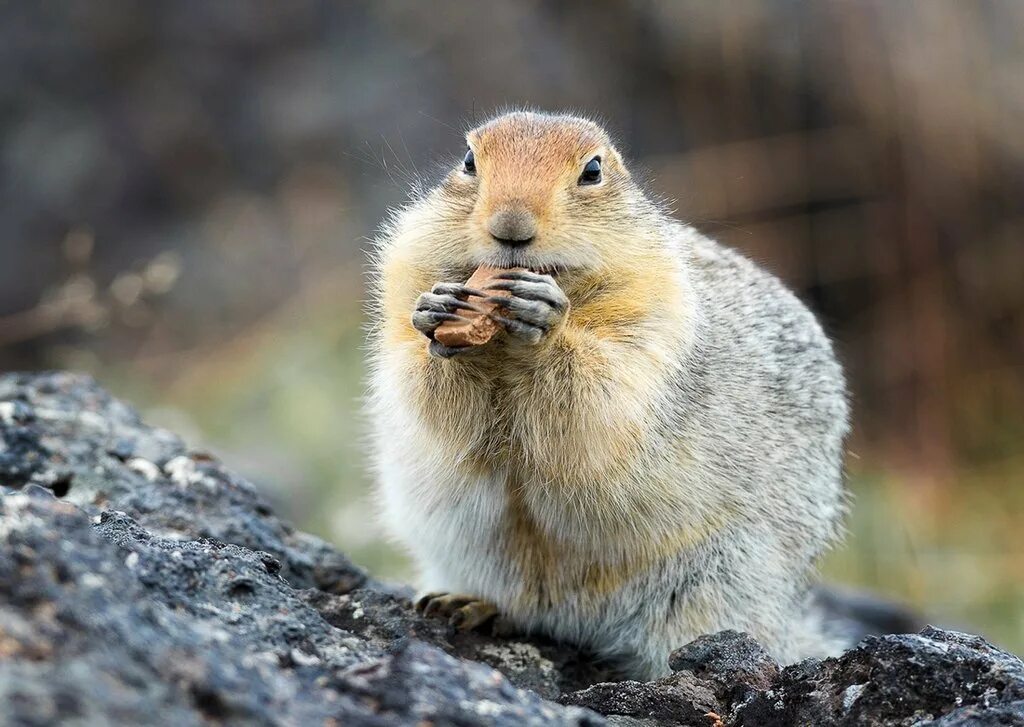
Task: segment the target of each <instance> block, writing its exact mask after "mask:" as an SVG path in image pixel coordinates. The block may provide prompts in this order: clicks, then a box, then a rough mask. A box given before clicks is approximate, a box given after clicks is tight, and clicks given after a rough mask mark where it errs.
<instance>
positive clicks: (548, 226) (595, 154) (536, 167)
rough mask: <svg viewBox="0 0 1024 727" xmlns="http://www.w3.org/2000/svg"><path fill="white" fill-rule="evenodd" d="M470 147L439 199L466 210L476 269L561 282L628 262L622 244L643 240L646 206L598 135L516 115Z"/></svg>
mask: <svg viewBox="0 0 1024 727" xmlns="http://www.w3.org/2000/svg"><path fill="white" fill-rule="evenodd" d="M466 142H467V147H468V148H467V150H466V153H465V157H464V159H463V160H462V162H461V163H460V164H459V165H458V167H457V168H456V169H454V170H452V172H451V173H450V174H449V175H448V178H447V179H446V180H445V182H444V184H443V185H442V191H443V193H444V194H445V195H446V196H447V197H449V198H450V199H455V200H458V201H459V202H460V204H458V205H457V208H458V214H459V219H458V220H457V224H458V227H459V228H460V229H461V231H462V232H464V235H461V236H460V237H462V239H463V240H465V242H466V253H467V256H468V258H469V259H470V260H471V261H472V262H473V263H474V264H479V263H487V264H490V265H494V266H498V267H529V268H531V269H534V270H540V271H545V272H563V271H569V270H587V269H594V268H599V267H603V265H604V264H605V263H606V262H608V261H609V258H610V256H613V255H614V256H616V257H617V258H620V259H621V256H622V255H623V254H626V255H628V254H629V252H630V251H629V250H623V249H622V247H623V244H624V240H629V239H630V238H635V237H636V234H635V230H636V222H637V212H638V210H639V209H640V208H642V207H646V206H647V205H646V200H645V199H644V197H643V195H642V194H641V193H640V191H639V189H638V188H637V186H636V185H635V184H634V182H633V181H632V179H631V178H630V175H629V172H628V171H627V170H626V167H625V165H624V164H623V162H622V157H621V156H620V155H619V152H618V151H617V150H616V149H615V147H614V146H613V145H612V142H611V139H609V137H608V134H607V133H606V132H605V131H604V130H603V129H602V128H601V127H600V126H598V125H597V124H595V123H594V122H592V121H588V120H587V119H583V118H578V117H575V116H554V115H547V114H541V113H533V112H523V111H519V112H514V113H509V114H505V115H503V116H498V117H497V118H495V119H493V120H491V121H489V122H487V123H485V124H484V125H482V126H479V127H477V128H476V129H473V130H472V131H470V132H469V133H468V134H467V135H466ZM630 233H633V234H630ZM627 244H628V243H627Z"/></svg>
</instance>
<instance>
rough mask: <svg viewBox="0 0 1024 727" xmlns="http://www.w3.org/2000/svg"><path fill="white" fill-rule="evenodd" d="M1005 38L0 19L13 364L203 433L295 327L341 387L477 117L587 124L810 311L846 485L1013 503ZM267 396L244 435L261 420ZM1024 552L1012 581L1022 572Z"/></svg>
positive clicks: (1014, 274) (928, 21) (933, 17)
mask: <svg viewBox="0 0 1024 727" xmlns="http://www.w3.org/2000/svg"><path fill="white" fill-rule="evenodd" d="M1022 38H1024V3H1016V2H1011V1H1006V2H996V1H993V2H958V1H957V0H935V1H933V2H926V1H923V0H920V1H917V2H899V3H896V2H888V1H887V0H860V1H857V2H829V3H798V2H789V1H787V2H772V3H754V2H736V3H709V2H702V1H699V0H698V1H687V2H670V1H665V2H640V1H639V0H637V1H634V2H623V3H606V2H593V0H574V1H573V2H558V3H556V2H537V1H531V2H479V3H477V2H456V1H455V0H446V1H444V2H431V3H418V2H412V1H411V0H377V1H375V2H350V3H318V2H312V1H311V0H292V1H291V2H288V3H272V2H229V3H219V2H214V3H207V2H200V1H199V0H185V1H176V2H172V1H170V0H164V1H162V2H150V3H122V2H73V1H71V0H66V1H65V2H52V3H4V4H2V5H0V131H2V134H0V169H2V174H0V184H2V194H0V367H4V368H10V367H39V366H53V365H76V366H85V367H87V368H91V369H93V370H96V371H98V372H101V374H100V375H101V378H103V379H104V381H105V383H107V384H108V385H113V386H115V388H122V389H128V390H135V389H138V387H140V386H143V384H140V383H139V382H145V384H144V386H145V387H148V388H147V389H146V390H147V391H148V392H149V393H148V394H147V395H148V396H149V397H151V401H152V402H153V403H154V404H159V405H166V404H168V403H174V404H176V405H178V406H179V407H181V408H183V409H186V410H188V411H189V412H191V413H192V414H193V415H195V416H196V417H197V418H199V419H202V415H201V414H198V413H196V412H199V411H200V410H201V406H202V404H203V403H207V402H209V401H217V400H216V399H211V398H210V392H220V391H223V390H224V389H231V390H232V391H235V392H239V391H246V390H256V389H257V388H258V385H257V384H256V383H254V382H255V381H256V379H255V378H254V377H256V376H257V374H256V373H255V372H254V368H253V364H252V361H253V360H255V359H259V360H266V361H271V362H276V363H270V364H267V366H269V367H270V368H271V369H274V370H275V372H276V373H275V374H274V378H273V380H274V381H275V382H276V383H275V384H274V385H275V386H276V387H278V388H281V387H284V388H288V387H291V388H292V390H293V391H294V388H295V387H296V386H298V384H297V381H298V380H300V379H303V378H304V377H305V378H306V379H309V378H310V371H311V368H310V367H311V366H313V364H311V363H310V360H313V359H310V358H306V359H302V362H303V363H301V364H296V365H294V366H293V367H291V368H289V367H288V366H285V365H284V364H282V363H281V361H283V360H285V358H284V356H285V352H286V351H288V352H290V353H293V350H294V348H295V347H296V346H297V345H299V344H296V343H295V342H294V340H293V339H291V338H286V336H285V333H284V332H285V331H287V332H289V333H291V332H294V331H296V330H308V331H310V332H314V331H315V332H316V333H315V334H313V333H311V334H310V335H311V336H313V335H316V336H320V337H321V338H319V339H317V340H320V341H322V342H323V341H326V342H327V343H325V344H324V345H323V346H322V347H316V346H312V344H310V346H311V348H310V349H309V350H313V351H317V352H319V353H315V354H308V355H309V356H313V357H314V359H315V357H316V356H323V357H325V358H326V357H331V356H343V359H344V360H345V361H348V362H350V363H349V364H346V365H347V366H349V368H347V369H345V373H344V375H346V376H348V375H351V376H352V378H353V380H357V378H358V375H359V370H358V356H357V354H355V353H352V352H353V351H356V349H355V346H356V345H357V343H356V342H357V341H358V334H357V333H356V332H355V331H356V328H355V326H356V325H357V322H358V318H359V306H360V301H361V298H362V289H361V281H362V266H363V261H364V257H363V249H364V248H365V247H366V246H367V240H368V239H369V238H370V237H372V235H373V233H374V229H375V227H376V225H377V223H378V221H379V220H380V219H381V217H382V216H383V214H384V213H385V210H386V209H387V208H388V207H389V206H392V205H394V204H396V203H399V202H401V201H402V199H404V197H405V196H406V191H407V187H408V186H409V185H410V184H413V183H429V179H430V176H431V174H432V171H431V170H432V169H434V166H433V165H434V164H435V162H436V161H437V160H438V159H442V160H446V159H448V158H451V159H455V158H457V157H459V156H460V155H461V149H462V141H461V138H460V136H461V130H462V129H464V128H465V127H466V125H467V124H472V123H473V122H474V120H477V119H479V118H480V117H481V116H482V115H486V114H488V113H490V112H492V111H493V110H495V109H497V108H500V107H503V106H508V105H512V106H521V105H527V106H534V107H539V108H544V109H573V110H579V111H582V112H583V113H588V114H592V115H596V116H598V117H599V118H601V119H603V120H604V121H605V122H606V123H607V124H608V125H609V126H610V127H611V128H612V129H613V130H614V131H615V132H616V134H617V136H618V137H619V138H620V139H621V141H622V145H623V146H624V148H625V150H626V152H627V154H628V156H629V157H631V158H632V159H633V160H634V165H635V167H636V168H637V169H639V170H641V173H642V174H645V175H646V177H647V179H648V186H649V188H650V189H651V191H652V193H653V194H655V195H657V196H660V197H664V198H667V199H671V200H674V203H673V206H674V208H675V210H676V212H677V214H678V215H679V217H681V218H682V219H685V220H688V221H690V222H692V223H693V224H695V225H696V226H698V227H699V228H701V229H703V230H705V231H707V232H708V233H710V234H712V235H714V236H717V237H718V238H720V239H722V240H724V241H725V242H727V243H729V244H731V245H734V246H736V247H738V248H740V249H741V250H743V251H745V252H746V253H747V254H749V255H750V256H752V257H754V258H755V259H757V260H758V261H760V262H761V263H763V264H764V265H766V266H767V267H768V268H770V269H772V270H773V271H775V272H776V273H778V274H779V275H780V276H781V277H783V278H784V279H785V280H786V281H787V282H788V283H789V284H790V285H791V286H792V287H793V288H794V289H796V290H797V291H798V293H799V294H800V295H801V296H802V297H803V298H804V299H805V300H807V301H808V302H809V303H810V304H811V306H812V307H813V308H814V309H815V310H816V311H817V312H818V313H819V315H820V316H821V318H822V320H823V322H824V323H825V325H826V327H827V329H828V330H829V331H830V332H831V334H832V335H833V336H834V337H835V339H836V341H837V345H838V347H839V349H840V352H841V355H842V357H843V359H844V361H845V363H846V366H847V369H848V371H849V376H850V380H851V388H852V395H853V398H854V406H855V411H856V433H855V437H854V441H853V442H852V444H851V448H852V450H853V452H854V453H855V457H858V458H859V459H853V460H852V461H851V467H852V469H853V470H854V473H855V474H857V473H860V474H861V475H864V476H870V475H875V474H878V473H885V475H886V476H887V477H893V478H896V479H897V480H898V481H899V482H900V483H901V486H902V487H906V488H908V489H909V490H910V491H911V492H913V493H916V494H913V495H911V497H912V498H913V499H912V500H910V501H909V502H910V503H911V505H910V506H911V507H914V508H917V507H919V506H921V505H922V504H925V505H928V508H930V509H928V508H925V510H927V511H928V512H939V511H941V510H942V509H943V508H946V509H949V507H950V506H949V504H948V498H949V497H960V496H961V495H964V497H965V498H966V499H965V500H963V502H968V503H969V502H972V500H971V499H970V498H971V497H973V496H974V495H973V494H972V492H970V491H969V489H970V488H973V487H974V486H975V483H977V482H985V483H989V482H992V481H995V482H996V483H997V485H998V488H1002V489H998V488H997V491H998V492H999V496H998V501H1001V502H1004V503H1009V502H1011V500H1009V499H1007V496H1008V495H1012V494H1013V492H1014V490H1015V489H1017V490H1021V489H1024V488H1022V487H1020V486H1021V485H1024V447H1022V445H1021V442H1022V441H1024V201H1022V200H1024V133H1022V129H1024V42H1022V40H1021V39H1022ZM442 163H445V162H442ZM83 240H86V241H87V242H88V254H86V255H85V256H84V257H83V253H82V249H83V248H82V246H83V245H84V244H85V243H84V242H83ZM76 256H77V257H76ZM153 265H157V273H155V275H156V277H155V278H154V277H153V276H154V273H153V270H152V266H153ZM160 266H162V267H160ZM161 271H162V272H161ZM147 276H148V277H147ZM161 276H162V277H161ZM154 280H156V281H157V282H155V283H154V282H153V281H154ZM160 281H163V282H162V283H161V282H160ZM154 285H155V287H153V286H154ZM69 295H71V298H69V297H68V296H69ZM74 296H78V297H74ZM69 300H70V301H71V302H70V303H69V302H68V301H69ZM62 306H63V307H62ZM40 308H42V309H43V312H42V313H41V312H40ZM54 311H57V312H56V313H55V312H54ZM303 340H304V341H305V343H303V344H301V345H307V344H309V340H311V339H303ZM342 350H344V351H345V353H344V354H343V355H342V354H340V353H339V351H342ZM257 354H258V355H257ZM315 360H319V359H315ZM275 366H276V369H275V368H274V367H275ZM332 376H333V374H332V375H330V376H328V375H325V376H324V380H327V381H329V380H332V378H331V377H332ZM317 381H319V379H317ZM260 391H261V392H263V389H260ZM346 391H347V390H346ZM189 397H192V398H189ZM268 397H269V395H268V394H265V393H261V394H260V397H259V398H257V397H255V395H253V396H252V397H251V400H248V401H247V404H246V407H247V408H246V409H245V411H246V412H247V413H248V414H249V415H255V416H257V417H258V416H263V415H267V416H269V415H268V414H267V412H268V411H269V405H268V403H267V402H268V401H269V398H268ZM292 398H293V400H294V399H295V395H294V394H293V397H292ZM301 401H304V402H307V403H308V405H309V407H315V406H317V405H318V404H317V402H316V397H314V396H310V397H308V398H302V399H301ZM197 402H198V403H197ZM338 406H341V407H342V408H343V409H344V411H345V412H346V414H345V416H346V417H348V416H350V415H351V412H352V411H353V409H354V404H352V403H351V402H345V403H343V404H339V405H338ZM307 413H308V410H303V414H302V415H301V416H300V415H295V414H288V415H287V417H291V418H290V419H288V420H289V421H292V420H293V419H294V420H298V419H301V418H302V416H306V415H307ZM323 416H324V417H328V416H329V413H327V412H325V413H324V414H323ZM287 417H286V418H287ZM324 421H327V420H326V419H325V420H324ZM239 426H241V425H240V424H238V423H237V422H235V423H234V424H233V425H229V424H227V423H225V424H224V428H225V429H228V428H231V429H232V431H235V429H237V427H239ZM330 426H335V424H331V425H330ZM261 431H262V430H261ZM264 434H266V432H264ZM211 436H213V435H211ZM259 436H263V435H261V434H259V433H254V434H253V440H256V439H258V437H259ZM339 436H340V435H339ZM249 446H250V449H249V450H247V452H248V453H250V454H252V455H253V456H264V457H265V456H267V455H266V454H265V452H261V453H256V452H255V450H257V449H261V448H259V447H256V446H254V445H252V444H251V443H250V445H249ZM325 446H326V445H325ZM271 448H272V447H271ZM346 451H347V452H349V454H350V455H351V456H352V457H353V458H358V456H359V454H360V452H359V451H358V447H354V448H353V449H352V450H350V451H349V450H346ZM297 466H298V465H294V463H292V464H284V465H281V466H280V467H279V470H280V476H281V477H282V478H283V479H284V480H286V481H299V480H302V476H300V475H296V474H295V472H296V467H297ZM324 469H325V471H326V470H327V469H329V468H327V467H325V468H324ZM270 471H272V472H274V471H275V470H274V468H273V467H271V468H270ZM275 476H276V474H275ZM323 476H325V475H324V474H323V472H320V473H316V474H311V475H308V477H310V478H314V479H315V478H316V477H323ZM987 486H988V485H986V487H987ZM951 493H952V494H951ZM964 493H967V494H964ZM311 497H312V496H311ZM314 501H315V500H314ZM956 502H961V501H960V500H957V501H956ZM1013 502H1018V503H1019V500H1016V501H1013ZM943 503H945V504H943ZM310 507H311V508H315V505H310ZM960 507H961V506H960V505H958V506H956V507H953V508H952V510H953V511H954V514H953V515H951V516H949V519H948V520H944V519H942V518H941V517H939V516H938V515H936V516H935V517H936V518H937V520H936V522H942V523H949V522H952V523H953V525H950V527H955V526H956V525H955V521H956V514H955V512H956V511H958V508H960ZM1006 507H1011V506H1010V505H1008V504H1007V505H1006ZM996 509H998V505H997V506H996ZM1017 512H1018V513H1019V512H1020V511H1019V510H1017ZM357 520H358V518H357ZM945 527H946V526H945V525H943V526H942V527H940V528H938V529H939V530H941V529H943V528H945ZM1011 527H1012V526H1010V525H1007V532H1008V531H1009V529H1010V528H1011ZM1000 532H1002V531H1000ZM1021 542H1022V541H1021V539H1019V538H1018V539H1017V540H1016V545H1015V546H1013V548H1011V549H1010V550H1009V551H1008V552H1009V555H1006V558H1007V560H1006V561H1005V563H1004V565H1005V568H1004V570H1002V571H1000V573H1001V574H1003V575H1001V576H1000V578H1005V577H1020V578H1022V579H1024V574H1022V573H1021V571H1020V569H1021V567H1022V566H1021V565H1020V563H1021V557H1020V556H1021V553H1022V546H1021ZM993 547H995V546H993ZM985 552H989V551H985ZM986 557H988V556H986ZM1007 574H1010V575H1009V576H1007ZM1016 608H1017V610H1018V613H1019V604H1018V605H1017V606H1016ZM1021 639H1022V640H1024V635H1022V636H1021Z"/></svg>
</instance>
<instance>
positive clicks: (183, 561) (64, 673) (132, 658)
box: [0, 373, 1024, 727]
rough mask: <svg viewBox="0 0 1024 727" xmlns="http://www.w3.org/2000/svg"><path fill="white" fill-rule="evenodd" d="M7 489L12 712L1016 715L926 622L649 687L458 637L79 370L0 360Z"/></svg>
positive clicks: (1021, 668) (136, 718)
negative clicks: (781, 660)
mask: <svg viewBox="0 0 1024 727" xmlns="http://www.w3.org/2000/svg"><path fill="white" fill-rule="evenodd" d="M0 494H2V497H0V722H3V723H11V724H28V725H34V724H38V725H44V724H53V723H55V722H72V723H77V724H181V725H190V724H210V723H219V724H337V725H393V724H409V725H415V724H437V725H475V724H507V725H519V724H576V725H599V724H604V723H606V722H607V723H609V724H618V725H655V724H666V725H702V726H704V727H718V725H807V724H814V725H832V724H837V725H838V724H854V725H874V724H885V725H889V724H891V725H917V724H936V725H967V724H981V725H997V724H998V725H1003V724H1011V725H1012V724H1019V725H1024V664H1022V663H1021V661H1020V660H1019V659H1017V658H1016V657H1014V656H1012V655H1011V654H1008V653H1006V652H1004V651H1001V650H999V649H997V648H995V647H993V646H991V645H990V644H988V643H987V642H985V641H984V640H983V639H981V638H979V637H975V636H968V635H965V634H959V633H955V632H950V631H941V630H938V629H931V628H929V629H925V630H923V631H922V632H921V633H920V634H916V635H902V636H883V637H869V638H868V639H866V640H864V641H863V642H862V643H861V644H860V645H859V646H858V647H857V648H855V649H853V650H851V651H849V652H847V653H846V654H844V655H843V656H842V657H840V658H838V659H827V660H824V661H821V662H818V661H807V662H803V663H801V664H797V665H794V666H790V667H786V668H780V667H779V665H778V664H776V663H775V662H774V661H773V660H772V659H771V657H770V656H769V655H768V654H767V653H765V652H764V650H763V649H762V648H761V647H760V646H759V645H758V644H757V643H755V642H754V641H752V640H751V639H750V638H748V637H747V636H745V635H743V634H737V633H735V632H723V633H721V634H716V635H712V636H705V637H702V638H700V639H698V640H696V641H694V642H692V643H691V644H688V645H686V646H684V647H682V648H681V649H679V650H677V651H676V652H675V653H674V654H673V656H672V660H671V666H672V668H673V670H674V672H673V673H672V675H670V676H668V677H666V678H664V679H660V680H656V681H653V682H647V683H640V682H611V681H607V679H608V678H609V677H608V674H607V673H606V672H605V671H604V670H603V669H602V667H601V666H600V665H595V664H593V663H591V662H590V661H589V660H588V659H587V657H586V656H585V655H581V654H579V653H577V652H576V651H574V650H573V649H570V648H566V647H564V646H558V645H555V644H550V643H545V642H542V641H538V640H525V639H509V638H498V637H492V636H489V635H484V634H477V633H472V634H455V633H454V632H453V631H452V630H451V629H450V628H449V627H448V626H447V625H446V624H444V623H442V622H439V621H431V620H424V619H422V618H420V617H418V616H417V615H416V614H415V613H414V612H413V610H412V608H411V605H410V602H409V593H408V591H407V590H406V589H402V588H396V587H390V586H387V585H384V584H381V583H378V582H376V581H374V580H373V579H371V578H368V577H367V575H366V574H365V573H364V572H363V571H361V570H360V569H359V568H357V567H356V566H354V565H353V564H352V563H350V562H349V561H348V560H347V559H346V558H345V557H344V556H343V555H342V554H340V553H338V552H337V551H336V550H334V549H332V548H331V547H330V546H329V545H327V544H326V543H324V542H322V541H320V540H318V539H316V538H313V537H311V536H308V535H305V534H303V533H300V532H296V531H295V530H293V529H292V528H291V527H289V526H288V525H287V524H286V523H283V522H282V521H280V520H279V519H278V518H277V517H276V516H274V514H273V513H272V512H271V510H270V508H269V507H268V506H267V504H266V502H265V501H264V500H263V498H262V497H261V496H260V495H259V493H258V492H257V491H256V490H255V489H254V488H253V487H252V486H251V485H250V484H249V483H247V482H245V481H244V480H242V479H240V478H238V477H237V476H235V475H233V474H232V473H230V472H228V471H227V470H225V469H224V468H223V467H221V466H220V465H219V464H218V462H217V461H216V460H215V459H214V458H213V457H211V456H210V455H207V454H204V453H198V452H190V451H187V450H186V448H185V446H184V445H183V443H182V442H181V441H180V440H179V439H178V438H177V437H175V436H174V435H172V434H170V433H169V432H166V431H163V430H160V429H154V428H151V427H148V426H146V425H144V424H143V423H142V422H141V421H140V420H139V418H138V415H137V414H136V413H135V412H134V411H133V410H132V409H131V408H130V407H128V406H126V405H124V404H122V403H120V402H118V401H116V400H114V399H112V398H111V397H110V396H109V395H107V394H106V393H105V392H103V390H102V389H100V388H99V387H97V386H96V385H95V383H93V382H92V381H91V380H90V379H88V378H86V377H81V376H75V375H69V374H61V373H55V374H31V375H30V374H23V375H7V376H2V377H0ZM602 680H605V681H602ZM602 715H603V716H602Z"/></svg>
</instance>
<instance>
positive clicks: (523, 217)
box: [487, 210, 537, 247]
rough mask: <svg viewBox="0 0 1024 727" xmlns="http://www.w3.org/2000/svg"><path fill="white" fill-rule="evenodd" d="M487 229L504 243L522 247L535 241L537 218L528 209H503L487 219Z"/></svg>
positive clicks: (492, 235)
mask: <svg viewBox="0 0 1024 727" xmlns="http://www.w3.org/2000/svg"><path fill="white" fill-rule="evenodd" d="M487 231H488V232H490V233H491V237H493V238H494V239H495V240H497V241H498V242H499V243H501V244H502V245H508V246H509V247H522V246H524V245H529V244H530V243H531V242H533V238H534V236H535V235H536V234H537V218H536V217H534V216H533V214H532V213H530V212H527V211H526V210H502V211H501V212H495V213H494V214H493V215H491V217H490V219H488V220H487Z"/></svg>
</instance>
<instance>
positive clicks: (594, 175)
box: [579, 157, 601, 185]
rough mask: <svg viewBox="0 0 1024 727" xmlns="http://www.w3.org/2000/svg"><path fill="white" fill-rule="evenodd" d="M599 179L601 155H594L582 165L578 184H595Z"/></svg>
mask: <svg viewBox="0 0 1024 727" xmlns="http://www.w3.org/2000/svg"><path fill="white" fill-rule="evenodd" d="M600 181H601V157H594V158H593V159H591V160H590V161H589V162H587V163H586V165H585V166H584V167H583V173H582V174H580V179H579V184H580V185H584V184H597V183H598V182H600Z"/></svg>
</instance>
